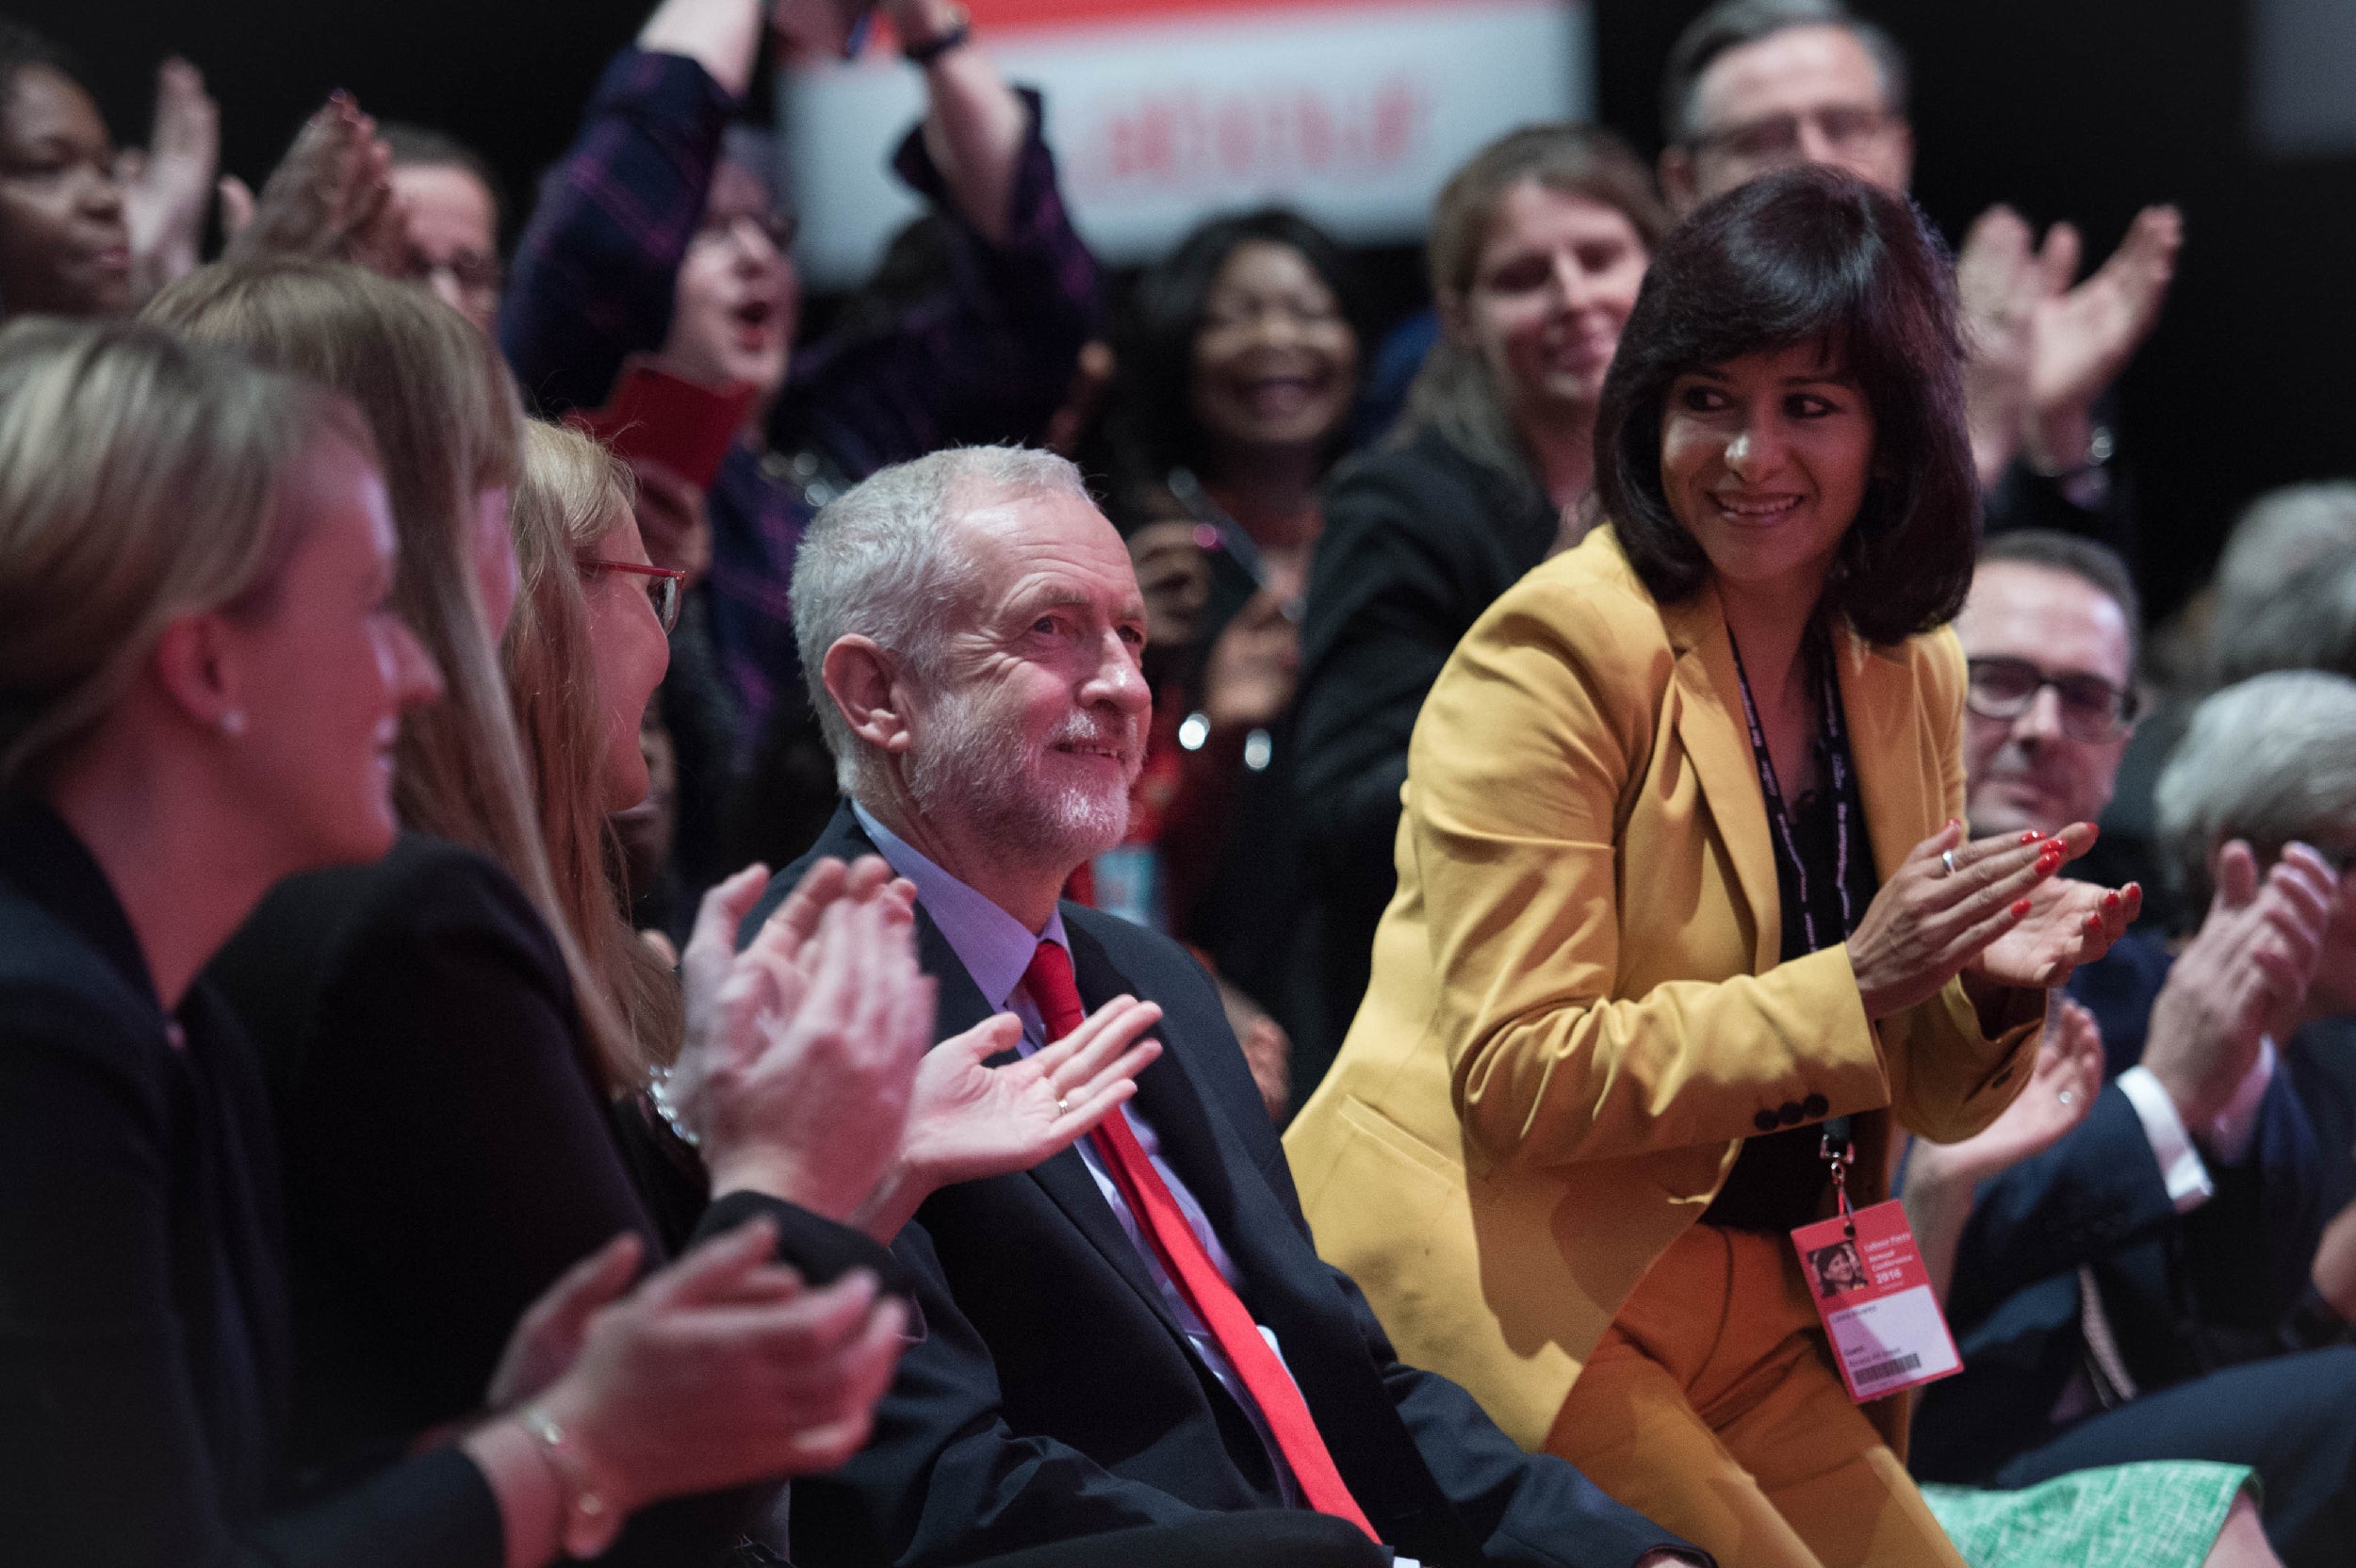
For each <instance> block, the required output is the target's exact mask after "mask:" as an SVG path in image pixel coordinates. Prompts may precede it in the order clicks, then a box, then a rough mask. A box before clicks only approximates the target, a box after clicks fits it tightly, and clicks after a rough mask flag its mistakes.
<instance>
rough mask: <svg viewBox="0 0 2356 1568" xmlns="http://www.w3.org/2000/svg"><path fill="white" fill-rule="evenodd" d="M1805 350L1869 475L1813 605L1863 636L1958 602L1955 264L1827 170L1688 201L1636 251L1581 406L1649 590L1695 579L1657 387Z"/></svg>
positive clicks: (1964, 538) (1887, 639)
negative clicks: (1814, 355)
mask: <svg viewBox="0 0 2356 1568" xmlns="http://www.w3.org/2000/svg"><path fill="white" fill-rule="evenodd" d="M1804 343H1822V344H1824V346H1825V348H1826V349H1827V351H1829V352H1830V353H1831V354H1832V356H1833V357H1834V358H1835V359H1836V361H1837V362H1838V363H1839V364H1840V365H1841V367H1842V368H1843V370H1844V372H1845V373H1846V374H1847V375H1848V376H1850V377H1851V378H1852V379H1854V380H1855V381H1856V383H1857V386H1858V388H1859V390H1860V391H1862V392H1863V394H1864V396H1865V400H1866V403H1867V405H1868V406H1869V407H1871V408H1872V409H1873V429H1874V433H1873V474H1872V477H1871V479H1870V481H1869V482H1868V483H1867V485H1866V490H1865V496H1864V499H1863V500H1862V501H1861V502H1860V503H1859V505H1858V507H1857V518H1856V520H1855V521H1854V522H1852V523H1851V524H1850V525H1849V531H1848V532H1847V533H1846V534H1844V535H1843V536H1842V538H1841V548H1840V551H1839V553H1838V555H1837V556H1836V557H1835V559H1834V563H1833V567H1832V571H1831V574H1830V575H1829V576H1828V577H1827V578H1826V580H1825V582H1824V598H1823V600H1822V602H1821V604H1820V606H1819V608H1820V610H1821V611H1822V612H1823V613H1826V614H1827V615H1839V616H1841V617H1843V618H1845V619H1846V620H1847V621H1848V623H1849V625H1850V626H1851V627H1852V628H1854V629H1856V631H1857V634H1858V635H1859V636H1861V637H1863V638H1864V639H1865V640H1866V641H1868V642H1870V643H1876V644H1882V645H1889V644H1894V643H1900V642H1904V641H1905V640H1906V638H1908V637H1911V636H1913V635H1915V634H1916V633H1918V632H1922V631H1928V630H1930V629H1932V628H1933V627H1937V626H1941V625H1944V624H1945V623H1946V622H1948V621H1951V620H1953V619H1954V618H1955V612H1956V611H1958V610H1959V609H1961V608H1962V606H1963V597H1964V594H1965V593H1966V591H1968V590H1969V589H1970V587H1971V586H1972V560H1973V557H1974V556H1975V554H1976V553H1977V551H1978V548H1979V532H1980V487H1979V478H1978V474H1977V472H1976V471H1975V470H1974V468H1973V467H1972V444H1971V441H1970V438H1969V437H1968V436H1967V435H1966V433H1965V430H1964V419H1963V340H1962V335H1961V332H1960V329H1959V328H1958V325H1957V315H1956V304H1955V267H1954V263H1953V261H1952V259H1951V258H1950V256H1949V254H1948V252H1947V247H1946V246H1945V244H1944V243H1943V242H1941V241H1940V239H1939V236H1938V234H1937V233H1936V232H1935V231H1934V230H1933V229H1932V228H1931V226H1930V223H1929V221H1927V220H1926V219H1924V218H1923V217H1922V214H1921V213H1920V212H1918V211H1917V210H1916V209H1915V208H1914V206H1913V205H1912V204H1909V203H1908V202H1907V201H1906V198H1904V197H1903V196H1896V195H1892V194H1891V193H1890V192H1889V191H1886V190H1883V189H1881V188H1878V187H1875V186H1872V185H1868V184H1867V183H1866V182H1864V181H1863V180H1860V179H1857V177H1856V176H1854V175H1851V174H1846V173H1843V172H1841V171H1839V170H1835V169H1827V168H1821V167H1813V168H1800V169H1788V170H1784V171H1782V172H1778V173H1775V174H1769V175H1767V176H1765V177H1763V178H1761V179H1757V180H1753V181H1751V182H1750V183H1749V184H1748V185H1744V186H1742V187H1740V188H1736V189H1733V190H1729V191H1727V192H1726V193H1725V194H1724V195H1722V196H1719V197H1717V198H1715V199H1714V200H1711V201H1710V202H1707V203H1704V204H1702V205H1701V206H1700V207H1699V208H1697V209H1695V211H1694V213H1693V216H1692V217H1691V218H1689V219H1687V220H1686V221H1685V222H1684V223H1683V224H1682V225H1680V226H1679V227H1678V228H1677V229H1676V230H1674V231H1673V232H1672V233H1671V234H1670V236H1669V237H1668V238H1667V240H1665V241H1664V242H1663V243H1662V245H1661V250H1660V251H1659V253H1656V254H1655V255H1654V257H1653V261H1652V270H1650V271H1648V272H1647V273H1645V274H1644V288H1643V290H1642V291H1641V292H1640V293H1639V294H1638V295H1637V297H1636V308H1635V309H1634V310H1633V311H1631V312H1630V313H1629V315H1628V326H1627V328H1626V329H1625V330H1624V331H1623V332H1622V333H1621V334H1620V349H1619V352H1618V353H1617V354H1615V355H1614V356H1613V357H1612V369H1611V372H1610V373H1609V374H1608V375H1607V376H1606V377H1605V379H1604V385H1603V403H1602V406H1601V407H1600V408H1599V409H1598V410H1597V412H1596V417H1595V493H1596V496H1597V498H1599V500H1600V501H1601V502H1602V508H1603V514H1604V515H1605V516H1606V517H1608V518H1609V519H1611V521H1612V523H1613V524H1614V525H1615V526H1616V528H1617V530H1618V533H1619V539H1620V544H1621V547H1622V548H1624V549H1625V550H1626V551H1627V552H1628V560H1629V562H1630V563H1631V564H1633V565H1634V566H1635V568H1636V571H1637V575H1638V576H1640V577H1642V578H1643V579H1644V586H1645V587H1647V588H1649V589H1650V590H1652V595H1653V597H1654V598H1656V599H1658V600H1660V601H1661V603H1663V604H1667V603H1673V602H1675V601H1677V600H1679V599H1683V598H1687V597H1689V596H1692V595H1693V594H1694V593H1695V592H1697V591H1698V590H1699V589H1700V588H1701V586H1702V584H1703V583H1704V582H1705V581H1706V580H1708V578H1709V576H1710V562H1709V559H1708V558H1707V557H1706V556H1704V555H1703V553H1702V549H1701V546H1700V545H1699V544H1697V543H1695V541H1694V539H1693V535H1692V534H1691V533H1690V532H1688V531H1686V528H1685V525H1684V524H1682V523H1680V522H1678V521H1677V516H1676V515H1675V514H1674V513H1673V512H1672V511H1671V510H1670V506H1669V501H1668V498H1667V496H1666V495H1665V494H1664V493H1663V491H1662V488H1661V413H1662V410H1663V407H1664V406H1665V403H1666V400H1667V398H1668V392H1669V387H1670V384H1672V383H1673V382H1675V381H1676V380H1677V377H1679V376H1681V375H1684V374H1686V373H1687V372H1689V371H1693V370H1699V369H1703V368H1707V367H1710V366H1714V365H1723V364H1725V363H1726V361H1728V360H1731V359H1739V358H1741V357H1742V356H1743V355H1745V354H1754V353H1774V352H1777V351H1781V350H1784V349H1788V348H1792V347H1794V346H1796V345H1799V344H1804Z"/></svg>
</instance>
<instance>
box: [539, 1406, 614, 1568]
mask: <svg viewBox="0 0 2356 1568" xmlns="http://www.w3.org/2000/svg"><path fill="white" fill-rule="evenodd" d="M515 1419H516V1421H517V1422H518V1423H519V1424H521V1426H522V1427H523V1429H524V1430H525V1431H527V1432H529V1433H531V1434H532V1441H533V1442H534V1443H536V1444H538V1445H539V1446H540V1454H541V1457H542V1458H544V1459H546V1460H547V1461H548V1469H549V1470H550V1471H552V1472H553V1473H554V1474H555V1476H556V1478H557V1481H558V1484H559V1485H560V1486H561V1488H562V1489H563V1491H564V1522H563V1525H562V1527H561V1528H559V1530H558V1531H557V1534H558V1537H559V1539H560V1541H561V1542H562V1544H563V1545H564V1555H565V1556H567V1557H574V1558H582V1559H587V1558H593V1557H597V1556H599V1555H601V1554H602V1553H603V1552H604V1551H605V1549H606V1548H607V1547H608V1546H611V1545H612V1544H614V1537H615V1536H617V1535H619V1534H621V1533H622V1511H621V1510H619V1509H617V1508H615V1507H614V1500H613V1498H612V1497H611V1496H609V1495H607V1490H606V1488H605V1487H604V1486H603V1485H602V1484H601V1483H600V1482H599V1480H598V1478H597V1476H596V1475H595V1474H594V1472H593V1467H592V1466H591V1464H590V1462H589V1458H588V1456H587V1455H585V1454H583V1453H582V1452H581V1445H580V1444H578V1443H576V1442H575V1441H574V1440H573V1435H572V1433H570V1432H568V1431H566V1430H565V1429H564V1428H563V1427H560V1426H558V1425H557V1423H556V1418H555V1417H554V1416H552V1415H550V1414H549V1413H548V1412H547V1411H545V1410H542V1409H541V1408H540V1407H539V1406H537V1405H526V1406H525V1407H524V1408H523V1409H522V1410H519V1411H517V1412H516V1413H515Z"/></svg>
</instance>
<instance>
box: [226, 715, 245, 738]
mask: <svg viewBox="0 0 2356 1568" xmlns="http://www.w3.org/2000/svg"><path fill="white" fill-rule="evenodd" d="M221 733H222V734H223V735H226V736H228V737H229V738H230V739H231V740H235V739H237V737H238V736H240V735H242V734H244V733H245V710H244V709H242V708H232V709H230V710H229V711H227V712H225V713H223V714H221Z"/></svg>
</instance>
